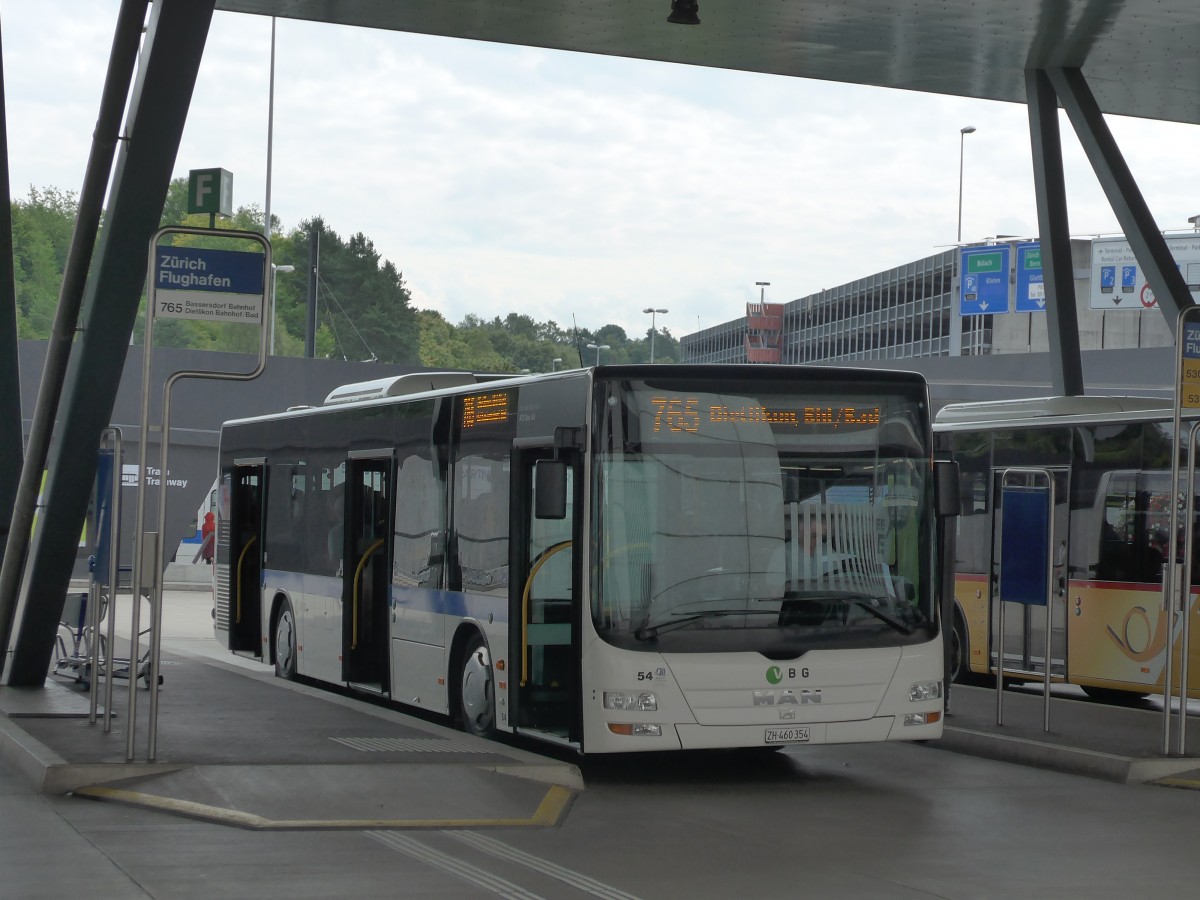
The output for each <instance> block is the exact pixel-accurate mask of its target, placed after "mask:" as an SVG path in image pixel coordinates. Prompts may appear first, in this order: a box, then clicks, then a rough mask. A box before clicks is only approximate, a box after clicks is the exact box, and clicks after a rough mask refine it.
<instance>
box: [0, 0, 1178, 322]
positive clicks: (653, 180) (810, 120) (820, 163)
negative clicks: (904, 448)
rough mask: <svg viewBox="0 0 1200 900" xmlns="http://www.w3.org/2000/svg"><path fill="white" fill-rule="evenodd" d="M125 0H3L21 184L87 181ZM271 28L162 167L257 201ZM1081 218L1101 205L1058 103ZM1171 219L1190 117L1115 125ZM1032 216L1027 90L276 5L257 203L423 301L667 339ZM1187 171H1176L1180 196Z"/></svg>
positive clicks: (1160, 216) (1075, 226) (1091, 227)
mask: <svg viewBox="0 0 1200 900" xmlns="http://www.w3.org/2000/svg"><path fill="white" fill-rule="evenodd" d="M117 6H118V4H117V2H116V0H104V2H96V0H59V2H56V3H54V4H49V5H47V4H45V3H42V2H35V0H8V2H6V3H5V7H4V15H5V18H4V32H3V36H4V40H5V67H6V72H5V75H6V84H7V87H8V98H9V136H10V164H11V168H12V183H13V185H14V192H15V193H17V194H18V195H23V194H24V193H25V191H26V189H27V187H28V186H29V185H34V186H37V187H45V186H49V185H54V186H57V187H60V188H64V189H70V190H78V188H79V184H80V181H81V178H82V173H83V168H84V164H85V162H86V159H87V153H88V142H89V140H90V135H91V130H92V125H93V123H94V121H95V116H96V110H97V108H98V103H99V92H100V86H101V83H102V78H103V73H104V68H105V64H106V57H107V52H108V45H109V36H110V35H111V32H112V27H113V23H114V22H115V19H116V9H117ZM269 50H270V20H268V19H265V18H260V17H254V16H238V15H234V14H228V13H218V14H217V15H216V16H215V18H214V22H213V27H212V30H211V33H210V36H209V40H208V42H207V45H206V51H205V59H204V63H203V66H202V69H201V73H200V77H199V80H198V83H197V87H196V92H195V97H194V100H193V104H192V107H191V110H190V112H189V118H188V124H187V128H186V131H185V134H184V138H183V142H182V145H181V147H180V152H179V155H178V158H177V160H176V167H175V174H176V175H177V176H182V175H185V174H186V173H187V171H188V170H189V169H192V168H209V167H214V166H221V167H223V168H226V169H228V170H230V171H232V172H233V173H234V201H235V204H238V205H249V204H252V203H257V204H258V205H259V206H260V207H261V206H263V205H264V200H265V172H266V157H267V101H268V83H269V65H268V63H269ZM1062 121H1063V133H1064V158H1065V164H1066V168H1067V172H1066V183H1067V188H1068V200H1069V205H1070V224H1071V228H1072V230H1073V231H1074V232H1076V233H1097V232H1113V231H1116V230H1117V223H1116V218H1115V216H1114V215H1113V214H1112V212H1111V210H1110V209H1109V207H1108V204H1107V201H1106V199H1105V197H1104V195H1103V193H1102V192H1101V191H1100V190H1099V188H1098V186H1097V185H1096V179H1095V177H1094V176H1093V175H1092V174H1091V171H1090V168H1089V167H1088V164H1087V161H1086V159H1085V158H1084V156H1083V154H1082V151H1081V150H1080V149H1079V147H1078V145H1077V142H1075V140H1074V137H1073V135H1072V132H1071V129H1070V126H1069V124H1067V122H1066V120H1065V117H1063V120H1062ZM1110 121H1111V124H1112V128H1113V131H1114V134H1115V135H1116V137H1117V140H1118V143H1119V145H1120V146H1121V148H1122V150H1123V151H1124V152H1125V154H1126V156H1127V158H1128V161H1129V164H1130V167H1131V169H1132V170H1133V172H1134V174H1135V176H1136V177H1137V178H1138V179H1139V184H1140V186H1141V189H1142V190H1143V192H1144V194H1145V196H1146V199H1147V202H1148V203H1149V205H1150V208H1151V211H1152V213H1153V214H1154V215H1155V217H1156V220H1157V221H1158V222H1159V224H1160V226H1161V227H1163V228H1182V227H1187V221H1186V220H1187V217H1188V216H1190V215H1194V214H1196V213H1197V212H1200V209H1196V208H1194V204H1190V203H1189V195H1190V193H1191V192H1190V190H1189V189H1188V188H1190V186H1191V185H1193V184H1195V183H1197V180H1198V179H1197V175H1200V172H1198V171H1197V168H1198V166H1200V163H1198V162H1197V160H1198V159H1200V154H1197V153H1196V147H1195V144H1196V139H1197V134H1198V132H1197V129H1196V126H1190V125H1175V124H1171V123H1161V122H1147V121H1139V120H1131V119H1111V120H1110ZM968 124H970V125H974V126H976V128H977V131H976V132H975V133H974V134H971V135H968V136H967V137H966V138H965V139H964V140H962V143H961V146H962V150H963V164H964V165H963V199H962V229H963V238H964V240H979V239H982V238H984V237H987V236H989V235H995V234H998V233H1000V234H1021V235H1033V234H1034V233H1035V232H1036V230H1037V216H1036V209H1035V206H1034V195H1033V181H1032V167H1031V162H1030V150H1029V139H1028V124H1027V118H1026V111H1025V108H1024V107H1023V106H1019V105H1013V104H1000V103H988V102H982V101H975V100H966V99H961V98H955V97H946V96H939V95H926V94H918V93H913V92H903V91H892V90H883V89H878V88H867V87H861V86H856V85H841V84H826V83H821V82H815V81H809V80H804V79H788V78H778V77H772V76H766V75H760V74H751V73H742V72H727V71H721V70H713V69H702V68H695V67H685V66H678V65H669V64H665V63H658V62H651V61H642V60H629V59H618V58H606V57H599V56H594V55H587V54H574V53H564V52H555V51H544V50H538V49H533V48H525V47H511V46H505V45H498V44H488V43H482V42H472V41H457V40H450V39H446V38H434V37H429V36H423V35H409V34H397V33H391V32H376V31H371V30H368V29H362V28H346V27H338V26H325V25H319V24H315V23H309V22H299V21H292V20H285V19H280V20H279V21H278V26H277V61H276V84H275V119H274V140H273V167H272V212H273V213H274V214H275V215H276V216H278V217H279V218H280V219H281V220H282V222H283V223H284V226H285V227H293V226H294V225H296V224H298V223H299V221H301V220H302V219H306V218H309V217H311V216H314V215H320V216H322V217H324V218H325V220H326V222H327V223H328V224H329V226H330V227H331V228H333V229H334V230H336V231H338V232H339V233H341V234H343V235H349V234H353V233H355V232H359V231H361V232H364V233H365V234H367V235H368V236H369V237H371V238H372V240H373V241H374V242H375V246H376V248H377V249H378V250H379V251H380V253H381V254H382V255H383V256H385V257H386V258H388V259H390V260H391V261H392V262H394V263H395V265H396V266H397V268H399V269H400V270H401V271H402V272H403V273H404V276H405V279H406V281H407V283H408V285H409V287H410V289H411V290H412V291H413V295H414V298H415V300H416V302H417V303H418V305H420V306H425V307H429V308H435V309H438V310H439V311H441V312H442V313H443V314H444V315H446V316H447V317H448V318H449V319H451V320H452V321H459V320H461V318H462V317H463V316H464V315H466V314H468V313H474V314H477V315H481V316H486V317H491V316H495V315H501V316H503V315H505V314H507V313H508V312H511V311H518V312H522V313H526V314H528V315H531V316H533V317H534V318H536V319H553V320H555V321H557V322H559V324H567V323H569V322H570V320H571V316H572V315H574V316H576V317H577V318H578V321H579V324H580V325H581V326H586V327H589V328H598V327H600V326H601V325H603V324H606V323H608V322H614V323H616V324H619V325H621V326H622V327H624V328H626V330H627V331H629V332H630V333H631V334H637V333H641V332H642V331H644V329H645V328H646V326H647V324H648V323H647V322H645V321H644V319H645V318H646V317H645V316H643V315H642V314H641V312H640V311H641V309H642V308H643V307H645V306H647V305H649V304H650V303H653V304H654V305H656V306H664V307H667V308H669V309H670V310H671V313H670V314H669V315H668V316H665V317H660V318H661V321H662V324H665V325H667V326H668V327H670V328H671V329H672V332H673V333H675V334H677V335H678V334H683V333H686V332H688V331H690V330H692V329H693V328H694V327H695V326H696V324H697V321H699V322H700V324H702V325H703V326H705V327H707V326H709V325H713V324H716V323H718V322H722V321H726V320H728V319H732V318H736V317H738V316H740V315H741V314H742V313H743V312H744V304H745V302H746V301H747V300H751V299H757V298H758V288H756V287H755V285H754V282H756V281H770V282H771V287H770V288H769V289H768V291H767V294H768V299H776V300H784V301H786V300H791V299H794V298H797V297H800V296H804V295H806V294H809V293H812V292H814V291H818V290H820V289H822V288H828V287H833V286H835V285H838V284H841V283H844V282H847V281H851V280H853V279H856V278H861V277H865V276H868V275H871V274H873V273H875V272H878V271H881V270H883V269H886V268H889V267H892V266H897V265H902V264H904V263H906V262H909V261H912V260H915V259H919V258H921V257H924V256H927V255H929V254H931V253H933V252H936V251H937V250H939V249H942V248H944V247H946V246H948V245H950V244H953V243H954V240H955V236H956V229H957V213H958V185H959V150H960V135H959V128H961V127H962V126H964V125H968ZM1181 188H1182V189H1181Z"/></svg>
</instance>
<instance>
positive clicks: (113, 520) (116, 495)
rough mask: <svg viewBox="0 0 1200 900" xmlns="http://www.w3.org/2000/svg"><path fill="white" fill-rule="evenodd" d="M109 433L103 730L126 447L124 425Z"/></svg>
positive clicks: (108, 724)
mask: <svg viewBox="0 0 1200 900" xmlns="http://www.w3.org/2000/svg"><path fill="white" fill-rule="evenodd" d="M106 435H108V436H111V438H112V447H113V480H112V496H111V497H110V498H109V500H108V510H109V513H108V516H109V528H110V534H111V537H110V538H109V545H108V546H109V550H108V640H107V642H106V644H105V647H104V733H105V734H108V733H109V732H110V731H112V696H113V676H112V659H113V648H114V646H115V642H116V639H117V580H118V579H119V578H120V575H121V569H120V562H121V479H120V477H119V476H120V472H121V462H122V460H123V459H124V458H125V457H124V453H125V448H124V445H123V444H122V441H121V429H120V428H109V429H108V430H107V431H106Z"/></svg>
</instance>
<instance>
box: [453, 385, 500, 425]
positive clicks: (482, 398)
mask: <svg viewBox="0 0 1200 900" xmlns="http://www.w3.org/2000/svg"><path fill="white" fill-rule="evenodd" d="M508 410H509V403H508V392H507V391H492V392H491V393H487V394H473V395H471V396H469V397H463V404H462V427H463V428H475V427H476V426H478V425H487V424H488V423H491V422H507V421H508Z"/></svg>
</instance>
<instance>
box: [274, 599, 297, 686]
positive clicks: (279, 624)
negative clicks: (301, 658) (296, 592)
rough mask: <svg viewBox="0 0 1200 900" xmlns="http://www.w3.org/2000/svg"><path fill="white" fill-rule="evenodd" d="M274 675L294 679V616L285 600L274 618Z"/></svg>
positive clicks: (289, 604) (289, 679)
mask: <svg viewBox="0 0 1200 900" xmlns="http://www.w3.org/2000/svg"><path fill="white" fill-rule="evenodd" d="M275 675H276V677H278V678H286V679H287V680H288V681H294V680H295V679H296V616H295V614H294V613H293V612H292V604H291V603H289V602H288V601H287V600H284V601H283V603H282V605H281V606H280V607H279V613H278V615H276V617H275Z"/></svg>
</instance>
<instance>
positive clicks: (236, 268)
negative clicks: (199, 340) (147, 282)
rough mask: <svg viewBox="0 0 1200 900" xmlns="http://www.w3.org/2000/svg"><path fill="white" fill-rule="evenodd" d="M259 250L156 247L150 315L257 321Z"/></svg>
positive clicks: (261, 275) (261, 273)
mask: <svg viewBox="0 0 1200 900" xmlns="http://www.w3.org/2000/svg"><path fill="white" fill-rule="evenodd" d="M264 259H265V257H264V256H263V254H262V253H250V252H245V251H238V250H212V249H208V248H203V247H171V246H162V245H160V246H157V247H155V248H154V259H153V267H152V271H153V282H152V284H151V287H152V291H151V297H152V298H153V303H154V315H155V316H156V317H158V318H164V319H202V320H205V321H209V322H235V323H240V324H243V325H258V324H260V323H261V322H262V319H263V296H264V291H263V288H264V286H265V283H266V268H265V266H264V263H263V260H264Z"/></svg>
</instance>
